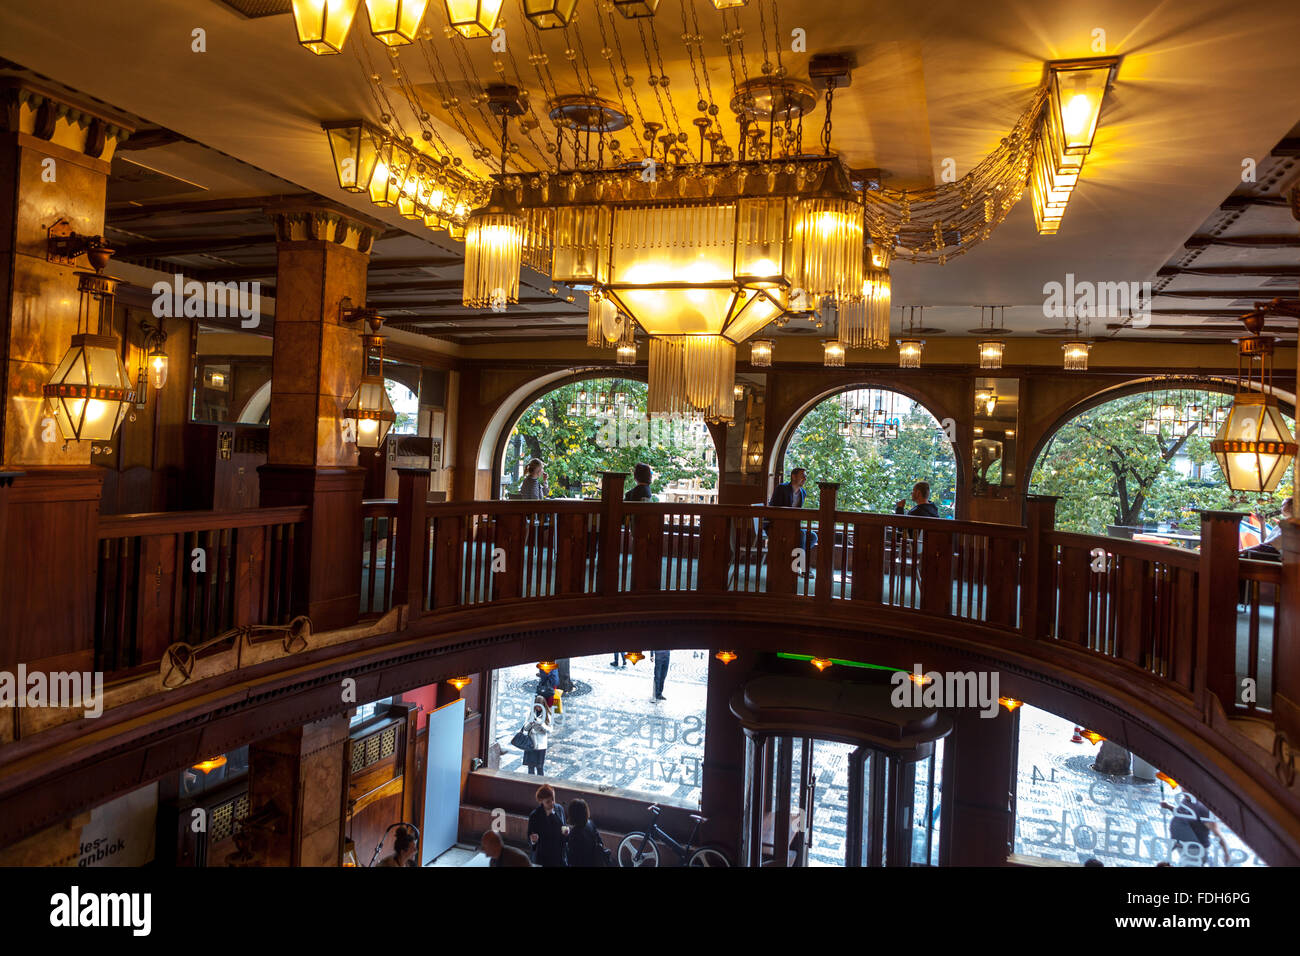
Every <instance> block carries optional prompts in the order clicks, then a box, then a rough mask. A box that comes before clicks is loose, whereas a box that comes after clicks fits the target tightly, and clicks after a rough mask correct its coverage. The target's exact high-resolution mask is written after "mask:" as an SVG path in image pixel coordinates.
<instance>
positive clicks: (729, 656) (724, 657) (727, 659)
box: [713, 651, 736, 664]
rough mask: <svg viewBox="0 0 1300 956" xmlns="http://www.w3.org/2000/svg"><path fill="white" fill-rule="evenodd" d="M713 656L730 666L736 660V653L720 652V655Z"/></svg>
mask: <svg viewBox="0 0 1300 956" xmlns="http://www.w3.org/2000/svg"><path fill="white" fill-rule="evenodd" d="M713 656H714V657H716V658H717V659H718V660H720V661H722V663H723V664H730V663H731V662H732V661H734V660H735V659H736V652H735V651H718V653H716V654H714V655H713Z"/></svg>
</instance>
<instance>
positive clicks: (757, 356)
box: [749, 339, 775, 368]
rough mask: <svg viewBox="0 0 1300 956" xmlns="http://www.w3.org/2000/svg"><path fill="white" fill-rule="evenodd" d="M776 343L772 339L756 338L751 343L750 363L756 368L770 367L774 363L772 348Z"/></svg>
mask: <svg viewBox="0 0 1300 956" xmlns="http://www.w3.org/2000/svg"><path fill="white" fill-rule="evenodd" d="M774 345H775V343H774V342H773V341H772V340H771V339H754V341H752V342H750V343H749V364H750V365H752V366H754V368H770V367H771V365H772V348H773V346H774Z"/></svg>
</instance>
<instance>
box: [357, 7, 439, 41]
mask: <svg viewBox="0 0 1300 956" xmlns="http://www.w3.org/2000/svg"><path fill="white" fill-rule="evenodd" d="M428 6H429V0H366V12H367V13H368V14H369V15H370V32H371V34H373V35H374V38H375V39H376V40H378V41H379V42H380V43H384V44H387V45H388V46H405V45H406V44H408V43H414V42H415V37H416V35H417V34H418V33H419V30H420V21H421V20H423V19H424V11H425V8H427V7H428Z"/></svg>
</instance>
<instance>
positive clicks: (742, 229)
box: [734, 197, 791, 289]
mask: <svg viewBox="0 0 1300 956" xmlns="http://www.w3.org/2000/svg"><path fill="white" fill-rule="evenodd" d="M788 207H789V202H788V200H786V199H784V198H782V197H763V198H760V199H740V200H737V202H736V213H735V223H736V235H735V268H734V272H735V276H736V281H737V282H739V283H740V284H741V285H744V286H745V287H747V288H751V289H771V288H776V287H778V286H788V285H789V284H790V279H791V274H790V263H789V260H790V258H791V255H790V251H789V246H790V243H789V241H788V240H789V229H788V222H789V209H788Z"/></svg>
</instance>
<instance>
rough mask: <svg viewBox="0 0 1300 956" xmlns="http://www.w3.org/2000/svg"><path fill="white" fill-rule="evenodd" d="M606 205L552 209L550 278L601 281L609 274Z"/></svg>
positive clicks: (555, 279) (569, 280)
mask: <svg viewBox="0 0 1300 956" xmlns="http://www.w3.org/2000/svg"><path fill="white" fill-rule="evenodd" d="M609 225H610V214H609V207H607V206H561V207H559V208H557V209H556V210H555V229H554V234H553V236H552V240H551V241H552V249H551V270H550V271H551V279H553V280H554V281H555V282H576V283H582V284H591V283H595V284H603V283H604V282H605V280H606V278H607V277H608V274H609Z"/></svg>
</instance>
